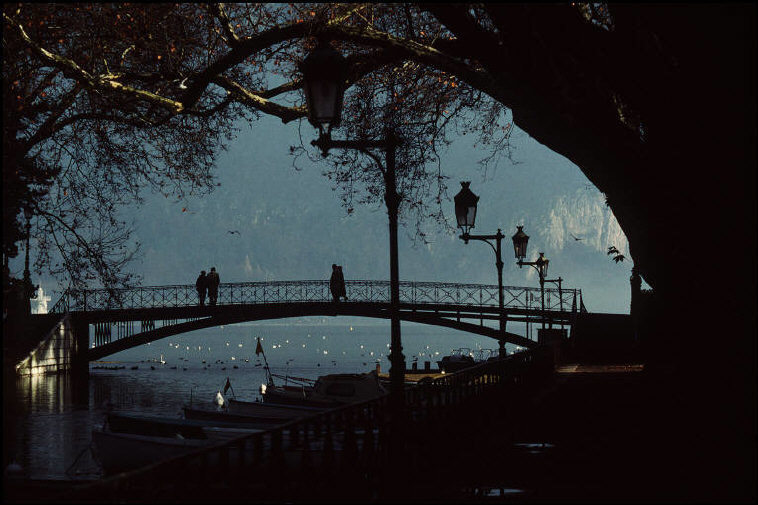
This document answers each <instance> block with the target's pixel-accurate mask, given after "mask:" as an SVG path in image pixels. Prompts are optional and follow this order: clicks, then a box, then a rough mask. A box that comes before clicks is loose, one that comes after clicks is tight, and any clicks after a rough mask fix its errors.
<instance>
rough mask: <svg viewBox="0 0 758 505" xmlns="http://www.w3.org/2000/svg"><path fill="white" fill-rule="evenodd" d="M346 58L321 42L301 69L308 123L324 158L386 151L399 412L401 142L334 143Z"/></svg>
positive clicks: (394, 390) (393, 381)
mask: <svg viewBox="0 0 758 505" xmlns="http://www.w3.org/2000/svg"><path fill="white" fill-rule="evenodd" d="M346 67H347V62H346V60H345V58H344V57H343V56H342V55H341V54H340V53H339V52H338V51H336V50H334V49H333V48H332V47H331V46H330V45H329V43H328V42H327V41H325V40H320V41H319V43H318V46H317V48H316V49H315V50H313V51H312V52H311V53H310V54H309V55H308V56H307V57H306V58H305V60H304V61H303V62H302V64H301V65H300V70H301V71H302V73H303V81H304V86H305V96H306V104H307V107H308V120H309V121H310V123H311V124H312V125H313V126H315V127H317V128H318V130H319V138H318V140H313V141H311V144H312V145H314V146H317V147H319V148H321V151H322V153H323V155H324V156H327V155H328V153H329V149H334V148H337V149H357V150H359V151H362V152H364V153H367V154H369V155H370V156H371V157H372V158H373V159H374V160H375V161H376V162H377V164H378V165H379V166H380V169H381V164H380V163H379V160H378V158H376V157H375V156H374V155H373V154H370V153H369V152H368V151H367V150H368V149H382V150H384V153H385V160H386V161H385V168H384V169H383V170H382V172H383V175H384V186H385V191H384V202H385V204H386V206H387V214H388V216H389V235H390V318H391V344H390V356H389V358H390V364H391V367H390V391H391V398H392V400H391V401H392V404H393V407H394V409H395V412H398V413H399V412H400V411H401V410H402V408H403V390H404V383H405V357H404V356H403V353H402V350H403V346H402V343H401V339H400V312H399V306H400V281H399V273H398V248H397V213H398V207H399V205H400V197H399V195H398V194H397V185H396V181H395V149H396V148H397V146H398V145H399V143H400V142H399V140H398V139H397V137H395V135H394V133H393V132H392V131H387V133H386V134H385V138H384V139H380V140H333V139H332V138H331V131H332V128H333V127H335V126H338V125H339V122H340V114H341V111H342V99H343V95H344V92H345V81H346V76H347V68H346Z"/></svg>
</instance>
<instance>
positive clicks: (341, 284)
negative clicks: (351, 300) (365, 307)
mask: <svg viewBox="0 0 758 505" xmlns="http://www.w3.org/2000/svg"><path fill="white" fill-rule="evenodd" d="M337 283H338V284H337V285H338V287H339V296H340V297H343V298H344V299H345V301H347V290H346V289H345V276H344V275H343V274H342V265H337Z"/></svg>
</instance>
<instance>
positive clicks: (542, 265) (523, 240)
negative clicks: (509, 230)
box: [511, 226, 553, 330]
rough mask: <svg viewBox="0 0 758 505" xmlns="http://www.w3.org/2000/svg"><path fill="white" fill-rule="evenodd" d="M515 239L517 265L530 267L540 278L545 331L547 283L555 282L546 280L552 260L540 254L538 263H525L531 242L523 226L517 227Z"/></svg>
mask: <svg viewBox="0 0 758 505" xmlns="http://www.w3.org/2000/svg"><path fill="white" fill-rule="evenodd" d="M511 238H512V239H513V251H514V253H515V254H516V259H517V260H518V261H517V262H516V264H517V265H518V266H519V268H521V267H522V266H524V265H528V266H530V267H533V268H534V269H535V270H537V273H538V274H539V276H540V293H541V295H542V296H541V298H542V329H543V330H544V329H545V282H553V281H552V280H546V279H545V277H547V267H548V264H549V263H550V260H549V259H547V258H545V253H540V257H539V258H537V260H536V261H524V258H525V257H526V245H527V243H528V242H529V235H527V234H526V233H524V227H523V226H516V233H515V234H514V235H513V237H511Z"/></svg>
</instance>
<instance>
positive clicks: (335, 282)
mask: <svg viewBox="0 0 758 505" xmlns="http://www.w3.org/2000/svg"><path fill="white" fill-rule="evenodd" d="M341 288H342V286H341V284H340V274H339V271H338V270H337V265H335V264H334V263H332V276H331V277H330V278H329V291H331V292H332V300H333V301H335V302H338V301H340V292H341Z"/></svg>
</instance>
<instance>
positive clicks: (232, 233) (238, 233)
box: [227, 230, 240, 235]
mask: <svg viewBox="0 0 758 505" xmlns="http://www.w3.org/2000/svg"><path fill="white" fill-rule="evenodd" d="M227 233H229V234H230V235H234V234H235V233H236V234H237V235H240V232H239V230H227Z"/></svg>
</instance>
